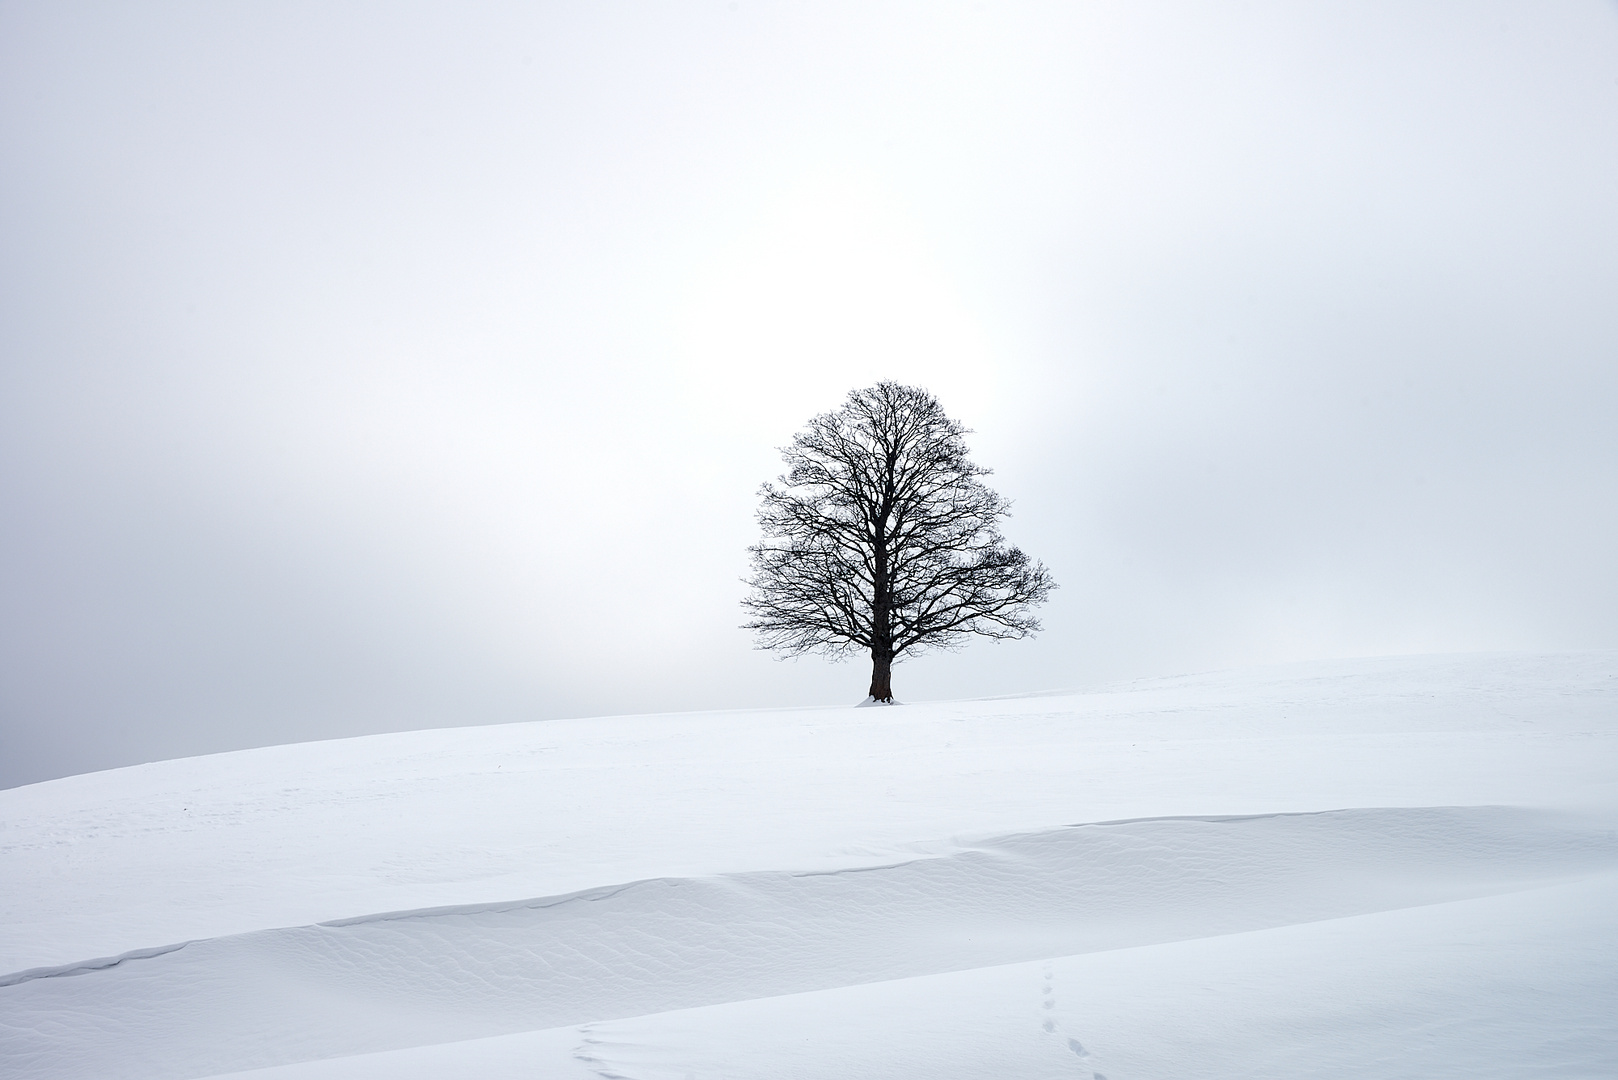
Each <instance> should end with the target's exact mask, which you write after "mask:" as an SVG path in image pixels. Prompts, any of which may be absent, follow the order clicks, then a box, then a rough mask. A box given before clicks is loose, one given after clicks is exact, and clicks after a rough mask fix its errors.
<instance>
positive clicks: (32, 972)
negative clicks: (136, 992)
mask: <svg viewBox="0 0 1618 1080" xmlns="http://www.w3.org/2000/svg"><path fill="white" fill-rule="evenodd" d="M193 940H195V939H193ZM190 944H191V942H190V941H182V942H180V943H179V944H177V945H159V946H157V947H156V948H151V949H131V950H129V951H128V952H126V953H119V954H118V955H117V956H102V957H97V958H96V959H94V960H81V961H79V962H78V963H76V964H62V965H60V966H57V967H37V968H25V969H24V970H22V971H14V972H12V973H11V974H9V975H0V986H16V985H17V984H18V983H25V982H32V981H33V980H35V979H56V978H61V977H62V976H65V975H88V974H90V972H92V971H105V970H106V969H107V968H115V967H117V966H118V965H119V964H122V963H124V962H125V961H127V960H150V959H151V958H152V957H154V956H164V955H166V954H168V953H171V952H179V951H180V950H181V949H183V948H185V947H186V946H187V945H190Z"/></svg>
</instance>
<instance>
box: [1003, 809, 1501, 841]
mask: <svg viewBox="0 0 1618 1080" xmlns="http://www.w3.org/2000/svg"><path fill="white" fill-rule="evenodd" d="M1519 809H1523V808H1522V807H1516V806H1507V805H1505V804H1503V803H1479V804H1476V805H1461V806H1339V807H1337V808H1336V809H1334V810H1277V811H1275V812H1273V813H1269V814H1160V815H1157V816H1155V817H1126V818H1112V819H1110V820H1108V821H1075V822H1072V823H1070V824H1067V825H1064V826H1062V828H1064V829H1092V828H1100V827H1101V826H1103V825H1143V824H1149V823H1151V822H1153V821H1206V822H1208V823H1209V824H1212V825H1219V824H1223V823H1225V822H1231V821H1271V820H1274V819H1276V818H1306V817H1324V816H1326V815H1328V814H1395V813H1400V812H1403V811H1411V810H1446V811H1449V810H1459V811H1468V810H1519ZM1016 835H1019V836H1021V835H1025V834H1022V833H1018V834H1016Z"/></svg>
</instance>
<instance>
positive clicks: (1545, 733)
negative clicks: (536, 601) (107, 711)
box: [0, 653, 1618, 1080]
mask: <svg viewBox="0 0 1618 1080" xmlns="http://www.w3.org/2000/svg"><path fill="white" fill-rule="evenodd" d="M1615 689H1618V654H1613V653H1589V654H1575V655H1564V656H1540V657H1448V658H1402V659H1393V660H1376V661H1339V662H1332V663H1323V664H1313V665H1299V666H1293V667H1288V668H1277V669H1269V670H1263V671H1252V672H1237V673H1221V674H1216V675H1208V676H1188V677H1182V678H1175V679H1164V680H1154V681H1150V682H1142V683H1138V684H1132V685H1130V686H1126V687H1122V688H1118V689H1115V690H1111V691H1107V692H1101V693H1087V694H1059V695H1048V696H1036V697H1026V698H1014V699H1006V700H996V701H978V702H949V703H935V704H920V705H909V706H906V707H904V708H902V709H890V710H856V709H854V708H846V709H845V708H838V709H817V710H792V711H775V712H763V713H713V714H688V715H669V716H646V717H615V718H601V719H590V720H575V721H560V722H548V723H537V724H524V725H512V726H506V727H496V728H484V729H455V730H446V731H431V732H415V733H406V734H398V735H387V736H375V737H370V738H363V739H352V740H345V741H341V742H329V743H316V744H304V745H299V746H287V747H275V748H269V749H264V750H255V751H246V752H241V753H236V754H225V755H216V756H212V757H207V758H196V759H188V760H184V761H173V762H162V763H157V764H153V765H146V766H140V767H136V768H131V769H122V770H116V771H114V772H109V773H102V774H95V775H89V776H82V777H72V778H68V779H65V780H60V781H53V782H50V783H46V784H38V785H33V786H31V787H27V788H21V789H15V790H12V791H5V792H0V821H3V823H4V831H3V832H0V882H3V884H0V928H3V929H0V934H3V936H0V1072H3V1073H4V1075H8V1076H11V1075H16V1076H28V1077H175V1078H179V1077H205V1076H212V1075H224V1074H228V1073H233V1072H237V1071H241V1070H249V1069H261V1068H263V1069H267V1070H268V1071H267V1072H265V1073H263V1074H261V1075H263V1076H264V1077H266V1078H269V1077H283V1078H286V1080H291V1078H293V1077H299V1078H311V1080H313V1078H317V1077H340V1076H353V1077H371V1076H377V1077H381V1076H389V1077H395V1076H406V1077H408V1076H442V1075H479V1076H507V1075H509V1076H519V1075H520V1076H536V1075H538V1076H559V1077H574V1076H577V1077H607V1076H613V1077H635V1078H639V1077H645V1078H653V1077H664V1076H668V1077H685V1076H692V1077H755V1076H757V1077H765V1076H783V1077H785V1076H802V1077H811V1076H812V1077H820V1076H825V1077H833V1076H853V1075H880V1076H912V1075H914V1076H926V1077H961V1078H967V1077H991V1076H993V1077H1002V1076H1019V1077H1021V1076H1028V1077H1039V1076H1052V1077H1055V1076H1082V1077H1089V1076H1091V1075H1092V1074H1098V1073H1099V1074H1104V1075H1106V1076H1107V1077H1109V1078H1110V1080H1130V1078H1133V1077H1156V1076H1197V1075H1203V1076H1227V1075H1228V1076H1244V1077H1264V1076H1276V1077H1283V1076H1341V1075H1349V1074H1352V1075H1356V1076H1359V1075H1365V1076H1389V1077H1392V1076H1417V1075H1419V1076H1425V1077H1433V1076H1446V1075H1454V1076H1468V1077H1475V1076H1497V1075H1498V1076H1570V1077H1571V1076H1598V1075H1614V1074H1615V1073H1618V1044H1615V1041H1614V1035H1613V1031H1614V1028H1615V1027H1618V1025H1615V1024H1614V1023H1613V1022H1612V1021H1611V1019H1610V1018H1611V1017H1612V1016H1618V932H1615V931H1618V920H1615V917H1614V915H1613V912H1614V911H1618V877H1615V875H1618V833H1615V832H1614V827H1615V825H1618V743H1615V738H1614V737H1615V734H1618V708H1615V700H1618V695H1615V693H1614V691H1615Z"/></svg>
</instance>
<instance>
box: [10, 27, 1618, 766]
mask: <svg viewBox="0 0 1618 1080" xmlns="http://www.w3.org/2000/svg"><path fill="white" fill-rule="evenodd" d="M0 155H3V159H0V160H3V166H0V168H3V173H0V276H3V277H0V499H3V502H0V605H3V611H0V614H3V619H0V786H8V785H13V784H18V783H26V782H29V781H33V780H38V779H43V778H46V777H50V776H57V775H63V774H67V773H73V772H80V771H84V770H88V769H94V768H103V767H108V766H114V765H121V764H127V763H131V762H137V761H144V760H151V759H155V758H162V757H172V756H178V755H184V754H192V753H201V752H207V751H213V750H220V749H229V748H235V747H241V746H251V745H259V744H265V743H274V742H285V741H291V740H301V739H309V738H325V737H336V736H343V735H352V734H360V733H364V732H370V731H382V730H391V729H398V728H406V727H420V726H429V725H433V726H436V725H447V724H466V723H487V722H496V721H508V720H521V719H533V718H543V717H554V716H562V715H578V714H590V713H608V712H624V711H664V710H673V709H690V708H726V707H742V706H769V705H792V704H803V703H843V702H853V701H856V700H858V699H859V697H860V696H861V695H862V693H863V691H864V688H865V682H866V679H867V676H868V671H867V670H866V667H865V665H863V664H861V663H859V662H854V663H849V664H831V663H827V662H824V661H820V660H814V659H808V660H802V661H798V662H795V663H784V664H783V663H780V662H777V661H774V660H772V659H770V658H769V657H768V656H767V655H764V654H760V653H756V652H753V651H752V650H751V647H750V642H749V639H748V637H747V635H746V634H745V632H743V631H741V630H739V629H737V624H738V623H739V622H740V621H741V619H742V613H741V612H740V610H739V608H738V606H737V602H738V600H739V598H740V596H741V594H742V585H741V584H740V580H739V579H740V577H741V575H742V574H743V573H744V572H745V569H746V564H745V552H744V549H745V547H746V545H747V544H748V543H750V542H752V541H753V540H754V539H755V528H754V524H753V520H752V514H753V510H754V507H755V504H756V500H755V494H754V492H755V489H756V488H757V485H758V484H759V483H760V482H761V481H763V480H764V479H766V478H769V477H771V476H773V475H774V474H775V473H776V472H777V471H778V470H779V464H780V463H779V460H778V458H777V456H776V451H775V447H777V446H779V445H781V444H782V443H785V442H786V441H788V440H789V439H790V437H791V436H792V434H793V432H794V431H796V430H797V429H798V428H799V427H800V426H801V424H802V422H803V421H804V420H805V419H807V418H808V417H809V416H810V415H812V414H813V413H816V412H819V411H822V410H824V409H828V408H832V407H834V406H836V405H837V404H838V402H839V401H840V399H841V398H842V396H843V395H844V394H845V393H846V392H847V391H848V390H849V389H850V388H852V387H854V386H863V385H868V384H870V383H872V382H874V381H876V380H877V379H879V378H884V377H891V378H897V379H901V380H906V381H912V382H917V383H920V384H922V385H925V386H927V387H929V388H930V389H932V390H933V391H934V392H936V393H937V394H938V395H939V396H940V397H941V399H942V400H943V402H944V404H945V406H946V407H947V408H948V409H949V410H950V411H951V413H952V414H954V415H955V416H957V417H958V418H959V419H961V420H962V421H964V422H965V423H966V424H968V426H970V427H972V428H974V429H976V432H977V434H976V435H975V436H974V437H973V445H974V447H975V448H976V456H977V458H978V459H979V460H980V461H981V462H982V463H983V464H986V465H989V466H990V467H992V468H994V469H995V470H996V476H995V478H994V479H993V480H992V481H991V482H992V483H994V484H995V486H996V487H997V488H998V489H999V490H1000V491H1001V492H1002V493H1004V494H1006V495H1008V496H1009V497H1011V498H1012V499H1014V500H1015V502H1016V517H1015V518H1014V519H1013V520H1012V521H1011V522H1009V523H1008V528H1007V531H1008V535H1009V536H1010V537H1011V539H1013V540H1014V541H1016V542H1018V543H1020V544H1021V545H1022V546H1024V547H1025V548H1026V549H1028V550H1029V551H1031V552H1032V553H1033V554H1035V555H1037V556H1039V557H1041V558H1043V559H1044V560H1045V561H1046V562H1047V563H1048V564H1049V565H1050V566H1051V567H1052V569H1053V571H1054V572H1055V574H1056V576H1057V580H1058V581H1059V582H1060V583H1061V585H1062V588H1061V590H1060V591H1059V592H1058V593H1057V594H1056V597H1055V599H1054V600H1053V601H1052V602H1051V603H1050V604H1049V605H1048V606H1047V608H1046V609H1045V622H1046V627H1047V630H1046V632H1045V634H1044V635H1042V636H1041V637H1040V638H1039V639H1037V640H1035V641H1032V642H1023V643H1017V644H1005V645H989V644H982V645H978V646H975V647H972V648H969V649H968V650H966V651H965V652H963V653H960V654H951V655H946V656H943V657H941V658H937V657H935V658H924V659H920V660H916V661H913V662H910V663H908V664H906V665H904V666H903V667H901V668H900V669H899V670H898V671H897V672H896V675H895V688H896V690H897V692H898V694H899V696H900V697H901V698H904V697H912V698H934V697H951V696H963V695H983V694H997V693H1015V692H1020V691H1025V690H1038V689H1047V688H1052V687H1059V686H1076V685H1086V684H1091V683H1095V682H1099V681H1105V680H1111V679H1117V678H1122V677H1128V676H1134V675H1143V674H1167V673H1173V672H1179V671H1185V670H1192V669H1201V668H1208V667H1216V666H1229V665H1243V664H1253V663H1266V662H1272V661H1284V660H1293V659H1305V658H1312V657H1324V656H1350V655H1362V654H1383V653H1400V652H1428V651H1461V650H1478V649H1565V648H1581V647H1608V646H1613V645H1618V560H1615V559H1614V556H1613V552H1614V551H1618V483H1615V477H1618V421H1615V419H1614V418H1615V416H1618V300H1615V298H1618V7H1614V6H1613V5H1611V4H1601V3H1593V2H1589V3H1556V2H1542V0H1535V2H1532V3H1529V2H1522V3H1513V4H1495V3H1481V2H1476V0H1467V2H1463V3H1454V4H1446V3H1430V4H1421V5H1413V4H1408V3H1403V2H1397V3H1394V2H1389V3H1366V2H1360V3H1352V4H1349V3H1315V4H1298V3H1292V2H1286V3H1275V4H1220V5H1209V4H1185V5H1175V4H1156V5H1147V4H1139V3H1117V4H1094V3H1091V4H1076V3H1070V2H1061V3H1050V4H1033V3H1030V4H997V3H989V4H973V5H940V4H935V3H918V4H915V5H898V4H876V5H872V4H867V3H852V4H846V5H837V4H831V3H819V2H816V3H802V2H796V0H794V2H783V3H758V2H752V0H741V2H739V3H736V4H731V3H726V2H723V0H722V2H718V3H705V2H704V3H687V4H655V5H644V6H631V5H623V4H599V5H598V4H554V5H533V4H510V5H499V4H483V5H479V4H468V3H457V4H453V5H451V4H438V5H430V4H416V5H400V4H367V3H353V4H346V5H334V4H327V3H318V4H316V3H309V4H301V5H300V4H294V3H285V4H273V5H248V4H213V3H202V2H197V3H191V4H167V3H161V2H147V3H141V4H136V5H130V4H112V3H106V4H74V3H58V2H52V3H10V2H8V3H3V4H0Z"/></svg>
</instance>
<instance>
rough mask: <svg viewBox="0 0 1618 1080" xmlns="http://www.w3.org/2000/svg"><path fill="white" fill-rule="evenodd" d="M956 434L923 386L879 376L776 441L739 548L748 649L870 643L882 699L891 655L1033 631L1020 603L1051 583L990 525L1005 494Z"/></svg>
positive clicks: (888, 688)
mask: <svg viewBox="0 0 1618 1080" xmlns="http://www.w3.org/2000/svg"><path fill="white" fill-rule="evenodd" d="M968 433H969V432H968V431H967V429H965V428H963V427H962V426H961V425H960V424H958V423H957V422H955V421H954V420H952V419H950V418H949V417H948V416H947V415H945V413H944V410H943V408H942V406H940V405H939V403H938V400H937V399H936V398H935V397H933V395H932V394H930V393H928V392H927V391H926V390H923V389H921V388H919V387H914V386H903V385H900V384H898V383H894V382H881V383H878V384H877V385H875V386H873V387H870V388H868V389H864V390H855V391H852V392H850V393H849V395H848V399H847V400H846V401H845V402H844V403H843V406H842V408H840V409H838V410H837V411H836V412H829V413H822V414H821V415H819V416H816V417H815V418H814V419H812V420H810V421H809V424H808V427H807V428H805V429H804V430H803V431H802V432H800V433H799V434H798V435H797V436H795V437H794V438H793V440H792V444H791V445H790V446H786V447H783V448H782V451H781V456H782V459H783V460H784V461H785V462H786V464H787V467H788V468H787V471H786V473H785V474H784V475H782V476H781V477H779V478H778V480H777V482H776V483H766V484H764V485H763V487H761V488H760V490H759V494H760V496H761V497H762V500H763V501H762V504H761V505H760V507H759V511H758V520H759V525H760V526H761V527H762V529H763V533H764V538H763V539H762V540H761V541H760V542H759V543H758V544H756V545H755V546H753V547H752V548H749V549H748V550H749V552H750V554H751V556H752V571H753V572H752V574H751V576H750V577H749V578H748V579H747V581H748V585H749V586H750V593H749V595H748V597H747V599H746V600H745V601H743V604H744V606H745V607H746V609H747V610H748V612H749V613H750V614H751V615H752V618H751V619H750V620H749V621H748V622H747V623H745V624H744V625H745V626H746V627H747V628H748V629H750V630H753V631H754V632H755V633H756V635H757V640H758V643H759V647H760V648H764V649H772V650H779V651H781V652H783V653H785V654H787V655H798V654H802V653H806V652H825V653H829V654H833V655H837V654H845V653H849V652H854V651H858V650H863V649H868V650H869V651H870V655H871V664H872V668H871V690H870V696H871V698H872V699H874V700H876V701H884V702H886V701H892V699H893V687H892V674H891V671H892V664H893V662H894V660H895V659H896V658H898V657H899V656H901V655H903V654H906V653H912V654H913V653H916V652H918V651H920V650H922V649H924V648H929V647H943V648H949V647H953V646H958V645H960V644H963V643H964V642H965V641H966V640H967V639H968V638H970V637H973V636H977V637H987V638H997V639H1006V638H1022V637H1027V636H1028V635H1030V634H1032V633H1034V632H1036V631H1037V630H1038V629H1039V621H1038V619H1036V618H1035V617H1034V616H1033V614H1032V609H1033V608H1034V607H1035V606H1036V605H1037V604H1039V603H1041V602H1043V601H1044V600H1045V599H1046V597H1047V596H1048V595H1049V594H1050V591H1051V590H1052V589H1054V588H1055V587H1056V585H1055V582H1053V581H1052V580H1051V575H1050V572H1049V571H1048V570H1047V569H1046V568H1045V566H1044V564H1043V563H1040V562H1038V561H1035V560H1031V559H1030V558H1029V557H1028V556H1027V555H1025V554H1024V553H1023V552H1022V551H1021V550H1020V549H1018V548H1017V547H1015V546H1011V545H1008V544H1007V543H1006V541H1005V539H1004V537H1002V536H1001V534H1000V527H999V523H1000V520H1001V519H1002V518H1005V517H1007V516H1009V515H1010V503H1009V502H1007V500H1005V499H1003V498H1001V497H1000V496H999V495H998V494H996V493H995V492H993V491H992V490H990V489H989V487H988V486H987V485H985V484H984V483H983V482H982V480H981V479H980V477H983V476H987V475H989V472H990V470H988V469H985V468H983V467H981V466H978V465H975V464H973V463H972V461H971V460H970V459H969V457H968V456H967V449H966V444H965V439H964V436H966V435H967V434H968Z"/></svg>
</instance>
